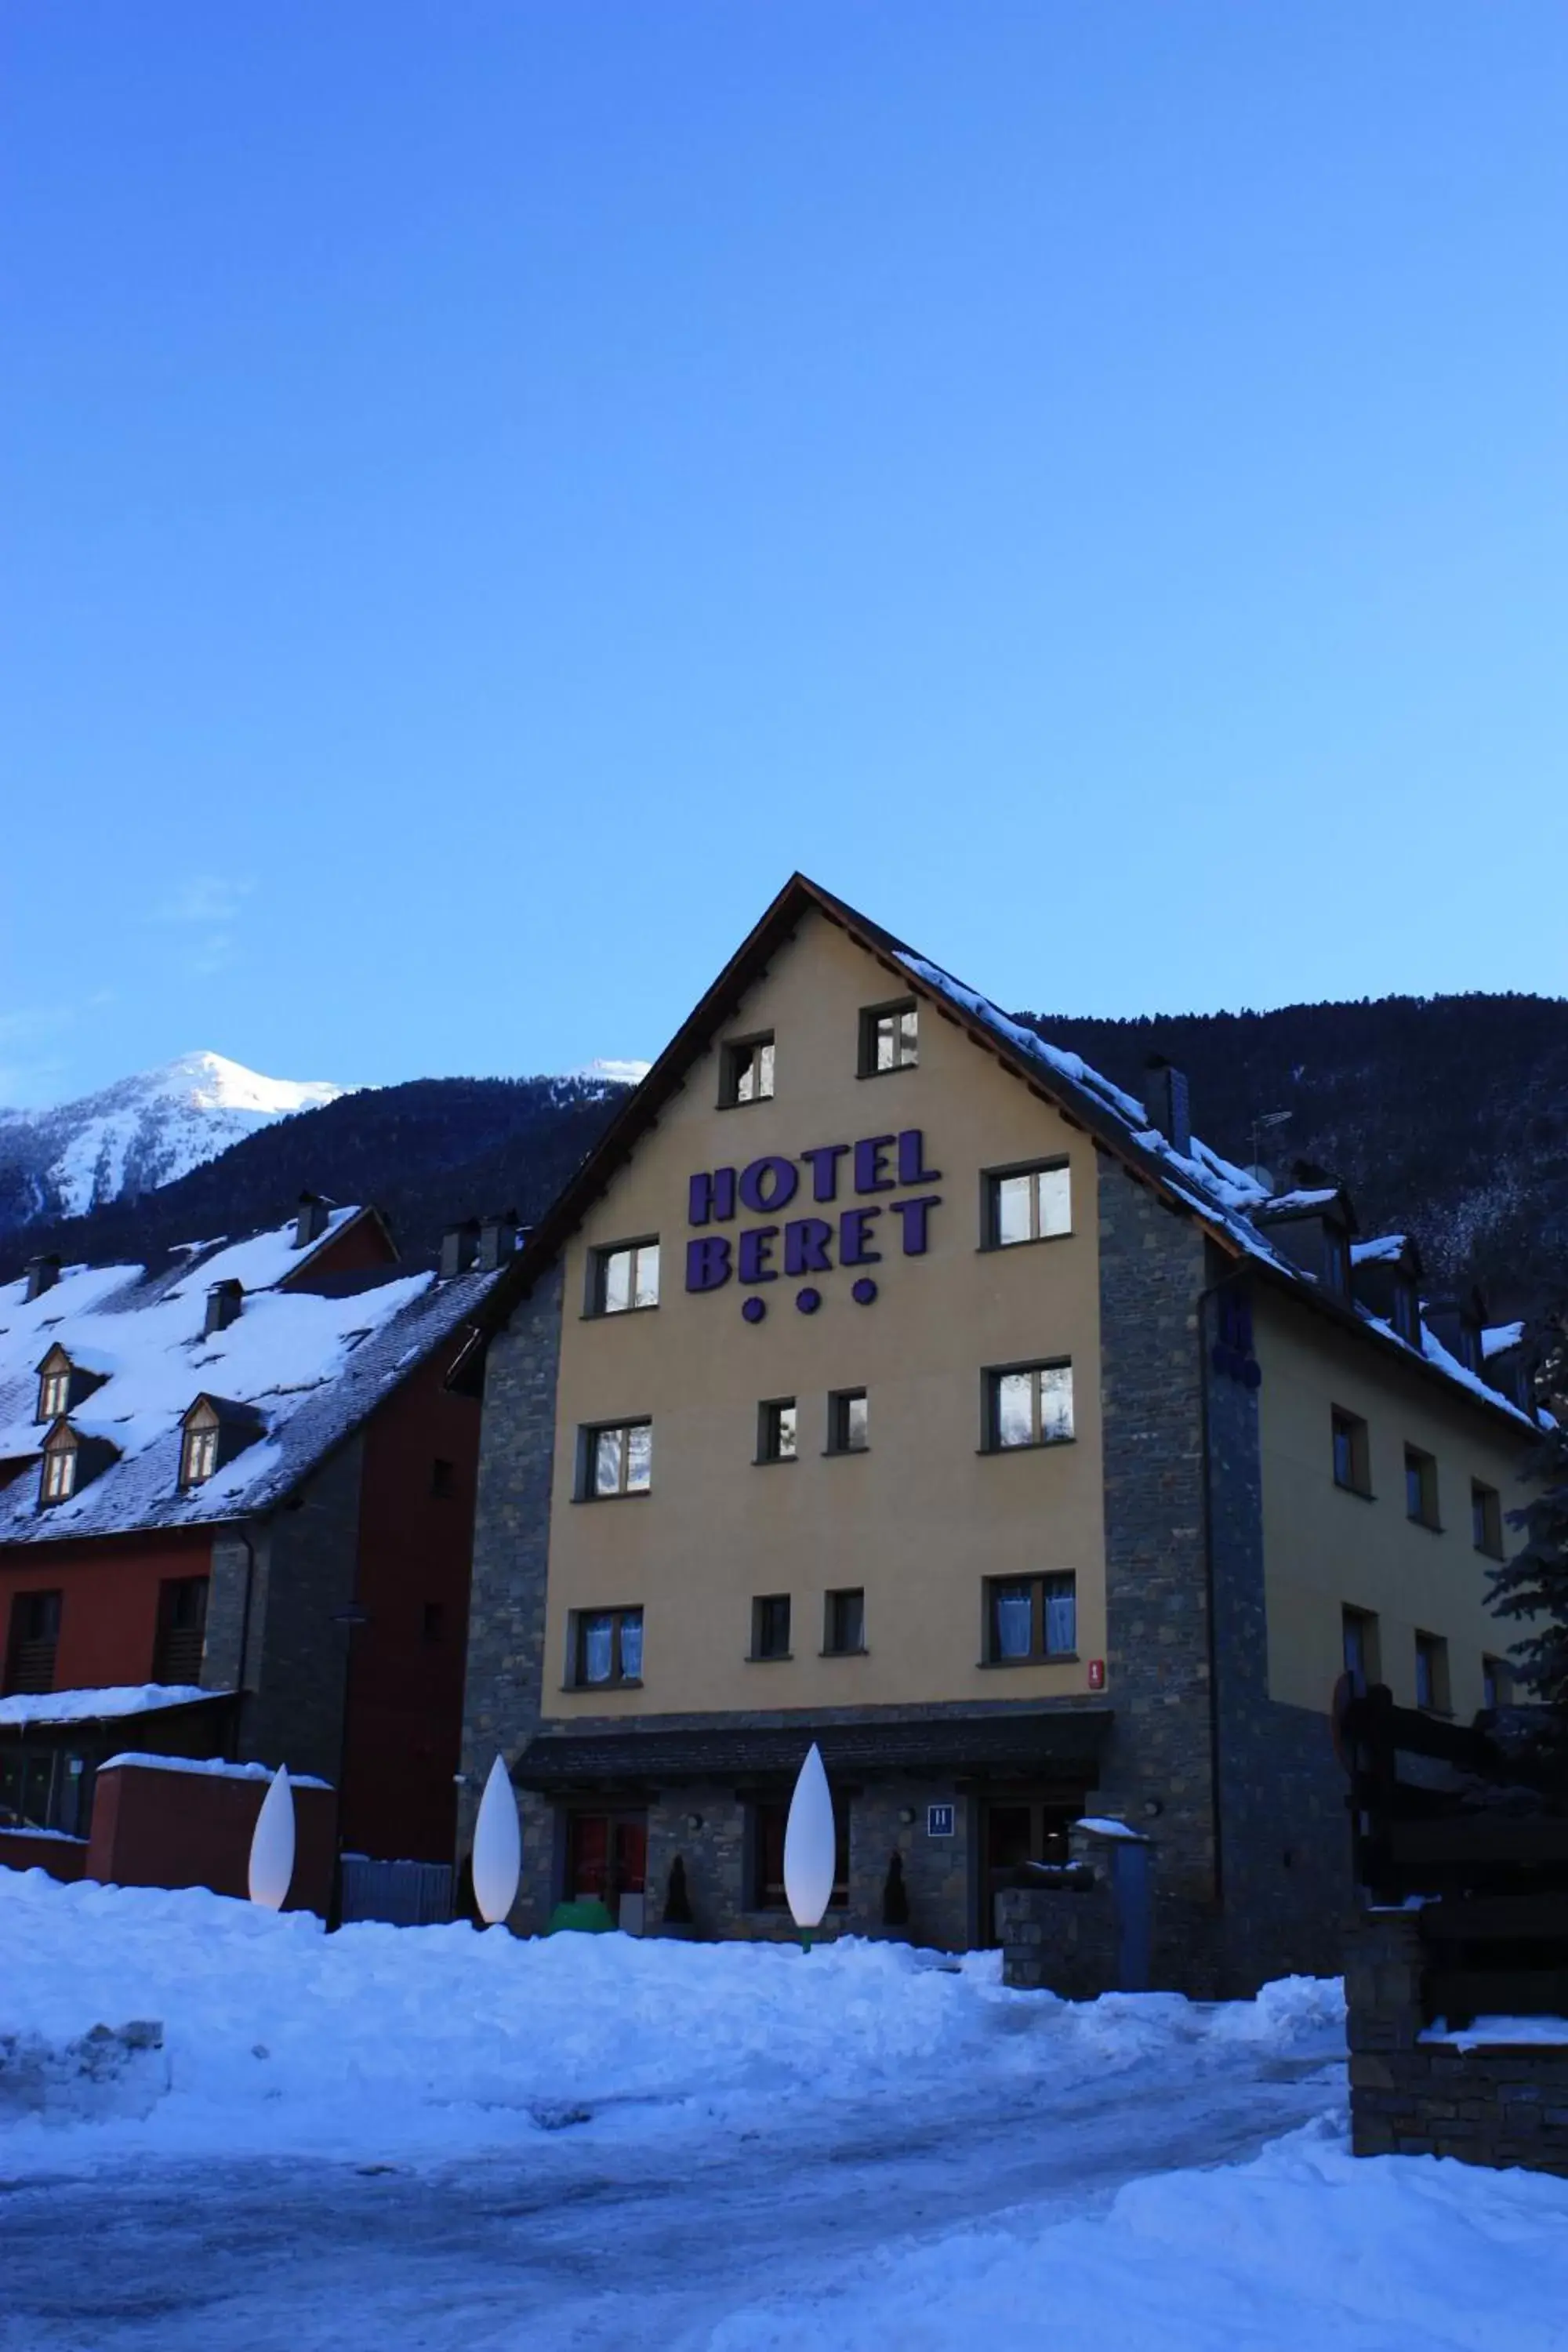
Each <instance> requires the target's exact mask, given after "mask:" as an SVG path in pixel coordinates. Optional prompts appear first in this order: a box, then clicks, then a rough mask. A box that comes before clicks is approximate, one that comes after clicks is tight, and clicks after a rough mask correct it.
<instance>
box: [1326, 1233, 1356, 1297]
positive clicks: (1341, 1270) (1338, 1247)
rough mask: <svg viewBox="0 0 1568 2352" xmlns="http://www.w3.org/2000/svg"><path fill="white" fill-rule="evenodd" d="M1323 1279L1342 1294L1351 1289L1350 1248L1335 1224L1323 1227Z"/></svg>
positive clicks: (1332, 1288)
mask: <svg viewBox="0 0 1568 2352" xmlns="http://www.w3.org/2000/svg"><path fill="white" fill-rule="evenodd" d="M1323 1280H1324V1281H1325V1282H1326V1283H1327V1285H1328V1286H1329V1288H1330V1289H1331V1290H1337V1291H1339V1292H1340V1293H1341V1294H1344V1293H1345V1292H1347V1291H1348V1290H1349V1289H1350V1283H1351V1254H1350V1249H1349V1246H1348V1244H1346V1241H1345V1237H1344V1235H1343V1234H1342V1233H1341V1232H1339V1230H1338V1229H1337V1228H1336V1227H1335V1226H1333V1225H1326V1226H1325V1227H1324V1229H1323Z"/></svg>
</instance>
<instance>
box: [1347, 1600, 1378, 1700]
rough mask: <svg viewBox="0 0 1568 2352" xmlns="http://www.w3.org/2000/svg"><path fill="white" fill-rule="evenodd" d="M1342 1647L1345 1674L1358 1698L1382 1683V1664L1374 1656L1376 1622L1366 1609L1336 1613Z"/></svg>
mask: <svg viewBox="0 0 1568 2352" xmlns="http://www.w3.org/2000/svg"><path fill="white" fill-rule="evenodd" d="M1340 1618H1341V1625H1342V1640H1343V1644H1344V1661H1345V1672H1346V1674H1347V1675H1349V1676H1350V1678H1351V1681H1352V1685H1353V1686H1354V1688H1355V1690H1356V1692H1357V1694H1358V1696H1359V1695H1360V1694H1362V1693H1363V1692H1365V1691H1369V1690H1370V1689H1371V1688H1372V1685H1373V1683H1375V1682H1378V1681H1380V1680H1381V1679H1382V1661H1381V1659H1380V1657H1379V1655H1378V1640H1377V1619H1376V1618H1375V1617H1374V1616H1373V1613H1372V1612H1371V1611H1370V1610H1367V1609H1343V1610H1342V1611H1341V1612H1340Z"/></svg>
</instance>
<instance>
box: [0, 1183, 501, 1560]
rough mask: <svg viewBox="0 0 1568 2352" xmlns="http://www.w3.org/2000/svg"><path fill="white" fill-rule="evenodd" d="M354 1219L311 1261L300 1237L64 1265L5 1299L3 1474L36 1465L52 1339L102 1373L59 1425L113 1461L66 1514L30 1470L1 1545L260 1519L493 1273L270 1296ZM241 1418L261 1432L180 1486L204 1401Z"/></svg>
mask: <svg viewBox="0 0 1568 2352" xmlns="http://www.w3.org/2000/svg"><path fill="white" fill-rule="evenodd" d="M358 1213H359V1212H358V1211H357V1210H354V1209H352V1208H347V1209H335V1210H334V1211H333V1212H332V1213H331V1218H330V1220H329V1222H328V1225H327V1229H326V1232H325V1234H323V1235H322V1236H321V1239H320V1240H319V1241H318V1243H317V1244H316V1245H315V1247H314V1248H313V1249H312V1250H311V1251H310V1252H309V1253H301V1252H300V1250H298V1249H297V1248H296V1247H295V1246H294V1233H295V1228H294V1226H293V1225H292V1223H290V1224H287V1225H283V1226H280V1227H279V1229H278V1230H277V1231H276V1232H272V1233H264V1234H252V1235H250V1236H249V1237H248V1238H247V1239H245V1240H243V1241H236V1242H228V1241H224V1242H220V1243H216V1244H205V1245H202V1247H201V1248H199V1249H196V1250H185V1251H183V1252H177V1253H174V1254H172V1255H173V1260H174V1262H173V1265H171V1266H170V1267H167V1268H165V1269H163V1271H161V1272H159V1273H156V1274H153V1273H150V1272H149V1271H148V1270H147V1269H146V1268H145V1267H142V1266H139V1265H121V1266H68V1267H65V1268H63V1269H62V1270H61V1273H60V1276H59V1278H58V1281H57V1282H56V1283H55V1284H54V1285H53V1286H51V1287H50V1288H49V1289H47V1290H46V1291H44V1292H43V1293H42V1294H41V1295H40V1296H39V1297H37V1298H35V1299H31V1300H29V1299H28V1298H27V1297H26V1283H25V1281H17V1282H12V1283H6V1284H4V1285H0V1460H10V1461H15V1460H16V1459H18V1458H19V1457H20V1458H26V1457H37V1454H39V1452H40V1449H41V1447H42V1444H43V1442H44V1439H45V1437H46V1436H47V1427H46V1425H45V1424H43V1423H40V1422H38V1421H37V1418H36V1414H37V1406H38V1379H37V1365H38V1364H39V1362H40V1361H41V1360H42V1359H43V1357H44V1355H45V1354H46V1353H47V1349H48V1348H49V1345H50V1343H51V1342H52V1341H58V1343H59V1345H60V1346H61V1347H63V1348H64V1349H65V1350H66V1352H67V1354H68V1356H69V1357H70V1359H71V1360H72V1362H73V1363H75V1362H81V1363H83V1364H84V1365H85V1364H86V1362H87V1360H88V1359H89V1357H90V1359H91V1360H92V1364H93V1368H94V1369H95V1370H100V1373H101V1372H102V1371H103V1370H105V1368H107V1377H105V1378H103V1379H102V1382H101V1385H100V1387H98V1388H96V1389H95V1390H94V1391H93V1394H92V1396H91V1398H90V1400H89V1402H88V1404H87V1407H86V1410H85V1411H83V1412H75V1413H73V1414H71V1415H70V1417H69V1425H70V1427H71V1428H72V1429H74V1430H77V1431H79V1433H81V1434H83V1435H84V1436H92V1437H96V1438H100V1439H102V1440H105V1441H107V1443H108V1444H110V1445H112V1446H113V1447H114V1448H115V1450H116V1453H117V1454H118V1455H119V1459H118V1460H117V1461H114V1462H112V1463H111V1464H110V1466H109V1467H107V1468H106V1469H103V1470H101V1471H100V1473H99V1475H97V1476H96V1477H94V1478H91V1479H89V1480H88V1481H87V1482H86V1483H84V1484H83V1486H81V1488H80V1491H79V1493H77V1494H75V1495H73V1496H70V1497H69V1498H68V1500H67V1501H65V1502H60V1503H53V1504H50V1505H47V1506H41V1505H40V1503H39V1500H38V1479H37V1475H33V1473H32V1472H31V1471H29V1470H27V1469H24V1470H23V1471H21V1472H20V1473H18V1474H17V1475H16V1476H14V1477H13V1478H12V1480H11V1482H10V1483H9V1485H7V1486H4V1487H0V1544H6V1543H33V1542H40V1541H51V1540H58V1539H60V1538H65V1537H76V1536H89V1535H101V1534H110V1533H115V1532H118V1531H121V1530H123V1529H127V1528H144V1527H181V1526H200V1525H204V1524H206V1523H208V1522H210V1521H213V1520H217V1519H229V1518H238V1517H246V1516H247V1515H249V1514H250V1513H252V1512H255V1511H261V1510H266V1509H268V1508H269V1507H271V1506H272V1505H274V1504H276V1503H278V1502H279V1501H280V1500H281V1499H282V1498H283V1497H284V1496H286V1495H287V1494H289V1492H290V1491H291V1489H292V1488H293V1487H294V1486H296V1485H297V1484H298V1482H299V1480H300V1477H301V1476H302V1475H304V1473H305V1472H306V1471H307V1470H308V1469H309V1468H310V1466H311V1465H312V1464H313V1463H315V1462H317V1461H319V1460H320V1459H321V1457H322V1456H323V1455H324V1454H327V1453H329V1452H330V1451H331V1448H332V1447H333V1446H334V1445H335V1444H337V1443H338V1442H339V1441H340V1440H341V1439H342V1437H344V1436H346V1435H347V1434H348V1433H349V1432H350V1431H351V1430H352V1429H353V1428H355V1427H356V1426H357V1425H358V1423H360V1422H361V1421H363V1418H364V1417H365V1415H366V1414H367V1413H368V1412H371V1411H372V1410H373V1409H374V1406H375V1405H376V1404H377V1403H379V1402H380V1401H381V1399H382V1398H383V1397H384V1395H386V1394H387V1393H388V1392H389V1391H391V1390H392V1389H394V1388H395V1387H396V1386H397V1385H398V1383H399V1382H400V1381H402V1380H403V1379H404V1378H405V1376H406V1374H407V1373H408V1372H409V1371H410V1370H412V1369H413V1368H414V1366H415V1365H416V1363H418V1362H419V1361H420V1360H422V1359H423V1358H424V1357H425V1356H426V1355H427V1354H428V1353H429V1352H430V1350H431V1349H433V1348H435V1347H437V1346H438V1345H439V1344H440V1342H441V1341H442V1340H443V1339H445V1338H446V1337H447V1334H448V1333H451V1332H453V1331H455V1330H456V1329H457V1328H458V1327H459V1326H460V1325H461V1324H463V1323H464V1322H465V1321H466V1320H467V1319H468V1318H469V1316H471V1314H472V1313H473V1311H474V1309H475V1307H477V1306H478V1304H479V1300H480V1299H481V1298H482V1297H484V1295H485V1292H486V1291H487V1290H488V1289H489V1287H490V1286H491V1285H492V1284H493V1283H494V1281H495V1279H496V1276H494V1275H493V1274H480V1273H468V1274H465V1275H459V1276H458V1277H457V1278H456V1279H455V1280H451V1281H446V1282H442V1281H438V1280H437V1276H435V1275H434V1274H433V1273H429V1272H422V1273H414V1274H405V1273H402V1272H400V1271H399V1270H398V1269H396V1268H395V1267H391V1268H388V1269H387V1271H386V1274H385V1276H384V1278H369V1279H366V1278H357V1279H356V1281H355V1283H354V1284H353V1285H352V1286H349V1288H348V1290H347V1293H346V1295H342V1296H335V1297H334V1296H331V1295H323V1292H324V1291H327V1290H330V1289H331V1288H334V1287H336V1286H333V1285H328V1284H325V1283H324V1284H323V1289H322V1290H317V1289H309V1288H302V1287H301V1288H289V1289H284V1288H281V1287H279V1285H280V1284H281V1283H282V1282H283V1280H284V1278H285V1277H286V1276H290V1275H294V1276H298V1275H299V1274H300V1272H301V1270H302V1268H303V1267H304V1265H306V1263H307V1262H308V1258H309V1257H313V1256H315V1255H317V1254H318V1253H319V1251H320V1250H321V1247H323V1246H324V1244H325V1243H326V1242H327V1241H328V1240H330V1239H331V1236H332V1235H333V1234H336V1233H338V1232H340V1231H341V1230H342V1227H343V1226H344V1225H345V1224H346V1223H348V1222H349V1221H350V1220H351V1219H352V1218H353V1217H354V1216H356V1215H357V1214H358ZM218 1282H238V1283H240V1284H241V1285H242V1286H243V1287H244V1290H245V1298H244V1302H243V1306H242V1308H241V1312H240V1313H239V1315H238V1316H237V1318H235V1320H234V1321H233V1322H232V1323H230V1324H229V1325H228V1326H227V1327H226V1328H225V1329H223V1330H221V1331H216V1332H214V1333H213V1334H212V1336H211V1337H210V1338H206V1337H204V1334H203V1326H204V1324H205V1319H206V1297H207V1292H208V1290H209V1289H210V1288H211V1286H213V1285H214V1284H215V1283H218ZM203 1394H209V1395H211V1396H214V1397H216V1398H221V1399H223V1400H224V1401H225V1402H228V1403H231V1404H238V1405H244V1406H248V1407H250V1408H252V1409H253V1410H254V1411H255V1412H256V1413H257V1414H258V1415H259V1417H260V1420H261V1423H263V1425H264V1428H265V1434H264V1435H263V1436H261V1437H260V1438H259V1439H258V1442H256V1443H255V1444H250V1445H247V1446H245V1447H243V1448H242V1449H241V1450H240V1451H239V1452H238V1453H237V1454H234V1456H233V1458H232V1459H231V1460H229V1461H228V1462H226V1464H224V1465H223V1466H222V1468H220V1469H219V1470H218V1471H217V1472H216V1475H214V1476H213V1477H211V1478H209V1479H207V1480H205V1481H204V1482H203V1483H202V1484H201V1485H199V1486H191V1487H189V1488H184V1489H183V1488H182V1487H181V1486H180V1483H179V1469H180V1446H181V1428H180V1424H181V1421H182V1418H183V1416H184V1413H185V1412H187V1410H188V1409H189V1407H190V1406H191V1405H192V1404H193V1403H194V1402H195V1400H196V1398H197V1397H198V1396H201V1395H203Z"/></svg>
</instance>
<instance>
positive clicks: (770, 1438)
mask: <svg viewBox="0 0 1568 2352" xmlns="http://www.w3.org/2000/svg"><path fill="white" fill-rule="evenodd" d="M799 1450H800V1416H799V1413H798V1412H797V1410H796V1407H795V1399H794V1397H769V1398H768V1399H767V1401H766V1402H764V1403H763V1404H760V1405H759V1406H758V1407H757V1460H758V1461H759V1462H793V1461H795V1458H796V1456H797V1454H798V1453H799Z"/></svg>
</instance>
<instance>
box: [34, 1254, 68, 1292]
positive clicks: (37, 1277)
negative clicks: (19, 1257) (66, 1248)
mask: <svg viewBox="0 0 1568 2352" xmlns="http://www.w3.org/2000/svg"><path fill="white" fill-rule="evenodd" d="M59 1278H60V1259H59V1252H58V1250H55V1251H52V1252H51V1253H50V1255H48V1256H47V1257H30V1258H29V1259H28V1260H27V1293H26V1295H27V1297H28V1298H29V1299H32V1298H41V1297H43V1295H44V1293H45V1291H46V1290H52V1289H53V1288H54V1286H55V1285H56V1283H57V1282H58V1280H59Z"/></svg>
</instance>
